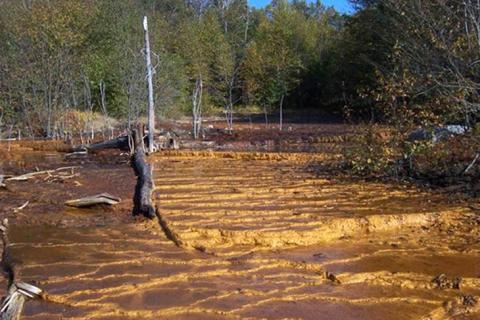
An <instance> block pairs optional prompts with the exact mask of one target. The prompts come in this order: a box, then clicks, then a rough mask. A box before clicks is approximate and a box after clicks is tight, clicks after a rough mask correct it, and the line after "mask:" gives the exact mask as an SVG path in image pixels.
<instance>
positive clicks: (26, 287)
mask: <svg viewBox="0 0 480 320" xmlns="http://www.w3.org/2000/svg"><path fill="white" fill-rule="evenodd" d="M0 231H1V235H2V243H3V252H2V261H1V267H2V270H3V272H4V274H5V275H6V276H7V278H8V291H7V296H6V297H5V298H4V299H3V300H2V305H1V309H0V315H1V319H2V320H18V319H20V316H21V314H22V311H23V307H24V304H25V302H26V301H27V299H36V298H42V289H40V288H37V287H35V286H33V285H31V284H28V283H24V282H21V281H19V279H20V267H19V265H18V264H17V263H16V262H15V260H14V259H13V254H12V252H11V245H10V241H9V239H8V220H7V219H5V220H3V222H2V224H1V225H0Z"/></svg>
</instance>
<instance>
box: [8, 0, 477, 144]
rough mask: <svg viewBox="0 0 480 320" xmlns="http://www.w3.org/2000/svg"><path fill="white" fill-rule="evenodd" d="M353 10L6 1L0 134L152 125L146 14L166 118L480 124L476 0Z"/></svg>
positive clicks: (356, 1) (368, 2) (389, 0)
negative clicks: (319, 116) (98, 123)
mask: <svg viewBox="0 0 480 320" xmlns="http://www.w3.org/2000/svg"><path fill="white" fill-rule="evenodd" d="M351 2H352V4H353V5H354V6H355V9H356V11H355V12H354V13H352V14H350V15H342V14H340V13H338V12H336V11H335V10H334V9H333V8H328V7H326V6H324V5H323V4H322V3H321V2H320V1H316V2H309V3H307V2H306V1H303V0H293V1H286V0H273V1H272V2H271V3H270V4H269V5H268V6H266V7H265V8H262V9H255V8H252V7H250V6H249V5H248V3H247V0H1V1H0V130H2V131H4V132H5V131H8V130H10V131H11V130H17V131H19V132H22V134H23V135H27V136H37V137H38V136H43V137H53V136H55V135H58V134H63V133H64V132H65V131H68V130H73V129H72V127H75V130H77V131H78V132H88V131H89V128H90V127H92V128H93V126H92V122H93V121H94V114H96V113H100V114H103V115H105V116H109V117H115V118H121V119H124V120H126V121H125V123H127V124H130V123H132V122H134V121H135V120H136V119H138V118H139V117H141V116H144V115H145V112H146V109H147V108H146V103H147V98H146V95H147V92H146V80H145V76H146V68H145V61H144V59H145V57H144V49H143V48H144V43H143V40H144V39H143V29H142V20H143V16H148V19H149V24H150V37H151V39H150V42H151V49H152V64H153V67H154V88H155V90H154V94H155V104H156V114H157V117H163V118H169V117H176V116H180V115H186V114H187V115H188V114H190V115H192V116H193V118H194V123H195V122H198V123H200V124H201V119H202V114H204V113H205V112H213V111H216V112H222V114H224V115H225V119H226V126H227V128H228V129H230V130H232V129H233V126H234V124H233V114H234V111H239V110H242V108H246V107H249V106H252V105H253V106H256V107H257V109H258V110H261V111H263V112H264V113H265V115H266V116H267V115H268V114H270V113H272V112H279V114H280V117H281V115H282V112H281V111H283V109H288V110H290V111H298V110H310V111H312V110H313V111H331V112H340V113H346V114H349V115H350V114H354V115H355V116H357V117H363V118H368V119H372V120H373V121H384V122H391V123H395V125H398V126H402V128H410V127H411V126H413V125H434V124H439V123H447V122H462V123H470V124H471V123H473V122H475V121H476V117H477V115H478V110H479V107H478V98H479V97H478V82H479V80H478V79H479V77H478V76H479V74H478V68H479V65H480V64H479V63H478V61H479V52H480V51H479V49H480V22H479V21H480V8H479V7H478V4H477V3H476V2H475V1H473V0H465V1H452V0H434V1H415V0H352V1H351ZM72 115H75V116H72ZM407 115H408V116H407ZM72 117H73V118H72ZM404 130H407V129H404ZM194 131H195V130H194ZM194 134H195V132H194Z"/></svg>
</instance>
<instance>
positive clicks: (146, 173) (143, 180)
mask: <svg viewBox="0 0 480 320" xmlns="http://www.w3.org/2000/svg"><path fill="white" fill-rule="evenodd" d="M143 132H144V125H143V124H142V125H139V126H138V127H137V129H136V130H134V131H133V133H132V135H133V143H134V148H135V149H134V150H135V151H134V153H133V156H132V167H133V170H134V171H135V175H136V176H137V185H136V186H135V194H134V196H133V212H132V213H133V215H134V216H136V215H143V216H145V217H147V218H149V219H153V218H155V207H154V206H153V204H152V194H153V188H154V184H153V173H152V167H151V166H150V164H148V163H147V161H146V160H145V146H144V143H143V136H144V135H143Z"/></svg>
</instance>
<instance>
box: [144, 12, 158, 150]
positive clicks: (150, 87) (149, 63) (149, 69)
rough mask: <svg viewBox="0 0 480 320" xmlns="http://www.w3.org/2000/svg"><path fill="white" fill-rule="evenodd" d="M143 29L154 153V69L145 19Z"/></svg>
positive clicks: (150, 139) (149, 148)
mask: <svg viewBox="0 0 480 320" xmlns="http://www.w3.org/2000/svg"><path fill="white" fill-rule="evenodd" d="M143 29H144V30H145V59H146V62H147V80H148V153H153V151H154V145H153V135H154V133H155V106H154V102H153V67H152V61H151V58H150V39H149V36H148V20H147V17H146V16H145V17H143Z"/></svg>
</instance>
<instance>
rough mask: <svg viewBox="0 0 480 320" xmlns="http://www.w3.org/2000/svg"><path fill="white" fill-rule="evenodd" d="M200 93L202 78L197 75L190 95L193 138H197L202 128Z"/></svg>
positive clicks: (201, 91)
mask: <svg viewBox="0 0 480 320" xmlns="http://www.w3.org/2000/svg"><path fill="white" fill-rule="evenodd" d="M202 94H203V80H202V76H201V75H199V76H198V78H197V80H196V82H195V88H194V91H193V95H192V116H193V138H194V139H198V137H199V136H200V130H201V128H202Z"/></svg>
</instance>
